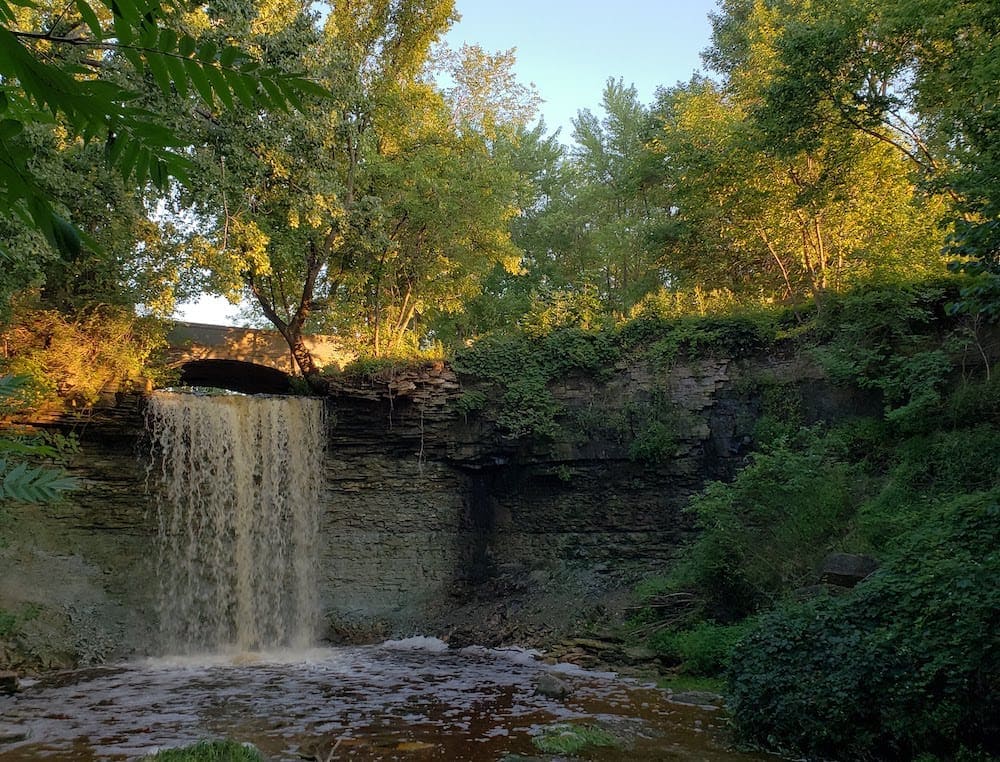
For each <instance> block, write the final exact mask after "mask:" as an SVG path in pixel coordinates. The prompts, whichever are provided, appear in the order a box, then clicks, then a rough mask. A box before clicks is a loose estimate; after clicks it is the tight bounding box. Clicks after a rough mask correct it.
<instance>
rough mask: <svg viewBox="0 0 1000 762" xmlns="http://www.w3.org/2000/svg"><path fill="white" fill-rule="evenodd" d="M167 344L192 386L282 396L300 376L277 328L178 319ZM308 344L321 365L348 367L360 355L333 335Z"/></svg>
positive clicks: (314, 338)
mask: <svg viewBox="0 0 1000 762" xmlns="http://www.w3.org/2000/svg"><path fill="white" fill-rule="evenodd" d="M167 343H168V345H169V348H168V350H167V359H168V362H169V364H170V366H171V367H174V368H178V369H179V370H180V374H181V378H180V380H181V383H182V384H186V385H189V386H216V387H221V388H225V389H231V390H233V391H238V392H247V393H262V392H263V393H273V394H280V393H282V392H287V391H288V389H289V384H290V381H291V377H292V376H293V375H295V364H294V362H293V360H292V355H291V352H290V351H289V348H288V344H287V343H286V342H285V339H284V337H283V336H282V335H281V334H280V333H278V332H277V331H273V330H265V329H259V328H233V327H229V326H219V325H208V324H205V323H175V324H174V327H173V328H172V329H171V330H170V331H169V332H168V333H167ZM305 344H306V347H307V348H308V349H309V351H310V352H312V354H313V358H314V359H315V360H316V364H317V365H318V366H320V367H329V366H337V367H342V366H343V365H344V364H345V363H347V362H350V360H352V359H353V358H354V355H353V354H352V353H350V352H348V351H346V350H345V349H344V348H343V347H342V346H341V344H340V343H339V342H338V341H337V339H336V338H335V337H332V336H307V337H305Z"/></svg>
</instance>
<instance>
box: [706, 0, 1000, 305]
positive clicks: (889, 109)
mask: <svg viewBox="0 0 1000 762" xmlns="http://www.w3.org/2000/svg"><path fill="white" fill-rule="evenodd" d="M750 5H751V4H749V3H746V2H727V3H725V4H724V7H725V8H726V10H727V12H726V13H724V14H721V15H720V16H718V17H717V18H716V30H717V33H719V34H721V35H722V37H724V38H725V39H727V40H730V41H732V40H733V39H735V37H736V35H734V34H733V30H734V29H735V28H737V27H738V26H739V22H738V19H740V18H742V17H744V16H747V15H748V14H747V9H748V8H749V6H750ZM758 6H761V7H769V8H770V11H769V12H771V13H776V12H777V9H778V8H780V7H781V4H779V3H757V4H754V8H757V7H758ZM749 15H751V16H752V15H753V14H749ZM998 24H1000V21H998V14H997V9H996V4H995V3H994V2H992V0H970V1H969V2H961V3H949V2H938V1H937V0H889V1H888V2H873V1H872V0H850V1H849V2H832V0H823V1H822V2H816V3H811V4H810V5H809V8H808V12H807V13H800V14H798V15H797V16H796V17H795V19H794V22H793V23H785V24H783V25H781V26H780V27H779V28H778V29H777V30H776V31H775V34H774V40H773V51H774V57H775V65H774V67H773V76H772V78H771V80H770V82H769V83H768V84H767V86H766V87H765V88H764V90H763V93H762V97H761V100H760V103H759V104H758V105H757V107H756V117H757V121H758V123H759V124H760V125H761V126H762V128H763V129H764V130H765V131H766V132H767V133H768V135H769V137H770V139H771V140H772V143H773V145H774V146H775V147H776V149H777V150H780V151H783V152H794V151H797V150H801V149H803V148H808V147H809V146H810V145H815V144H816V142H817V141H818V140H820V139H821V137H822V135H823V134H824V132H826V131H828V130H829V128H830V127H829V126H830V125H831V124H834V125H837V126H838V127H840V128H842V129H849V130H852V131H855V132H858V133H863V134H865V135H868V136H870V137H873V138H874V139H877V140H879V141H881V142H883V143H885V144H887V145H890V146H892V147H893V148H894V149H896V150H897V151H899V152H900V154H901V155H903V156H905V157H906V158H907V159H908V160H909V161H910V162H911V163H912V165H913V167H914V168H915V169H916V170H917V171H918V172H919V174H920V177H921V179H922V181H923V182H924V183H925V185H926V186H927V187H929V188H932V189H935V190H939V191H943V192H945V193H946V194H947V195H948V196H949V197H950V201H951V205H952V211H951V215H952V219H953V221H954V226H953V233H952V237H951V241H950V246H949V251H950V252H951V253H952V254H955V255H959V256H961V257H965V258H968V259H967V260H966V262H967V264H968V265H969V269H970V270H971V271H973V272H976V273H980V274H983V275H984V276H986V278H985V282H982V283H980V284H978V285H977V286H974V287H973V288H972V289H971V293H970V296H972V297H973V299H972V301H973V302H975V301H976V298H975V296H976V294H977V293H978V294H979V296H983V297H985V299H981V300H979V302H980V303H979V306H980V307H982V308H985V309H987V310H989V311H990V312H992V313H997V312H998V311H1000V298H998V297H997V294H1000V290H997V286H996V283H997V281H996V278H997V275H998V274H1000V182H998V180H997V178H998V177H1000V138H998V137H997V136H998V135H1000V129H998V128H1000V43H998V39H1000V34H998ZM722 47H723V46H718V48H717V51H718V53H719V55H717V56H716V59H718V60H721V59H722V58H723V57H724V54H723V51H722ZM727 49H728V50H729V51H730V52H731V53H734V54H735V55H731V56H730V58H731V59H733V60H735V59H736V58H738V56H739V55H740V52H739V50H740V49H739V45H738V44H736V45H734V44H729V45H728V46H727Z"/></svg>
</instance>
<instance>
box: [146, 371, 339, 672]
mask: <svg viewBox="0 0 1000 762" xmlns="http://www.w3.org/2000/svg"><path fill="white" fill-rule="evenodd" d="M147 425H148V427H149V433H150V437H151V440H152V449H153V460H152V465H151V467H150V469H151V470H150V477H151V479H150V482H151V483H150V488H151V489H152V490H153V491H154V494H155V495H156V499H155V502H156V507H157V515H158V519H159V521H158V554H157V571H158V575H159V617H160V631H161V633H162V636H163V648H164V652H165V653H173V654H183V653H196V652H205V651H214V652H219V651H232V650H238V651H251V650H261V649H268V648H286V647H287V648H304V647H306V646H309V645H311V644H312V643H313V642H314V638H315V634H316V631H317V626H318V619H319V617H318V600H317V592H316V591H317V579H316V576H317V575H316V558H315V556H316V547H317V532H318V526H319V515H320V502H321V491H322V490H321V484H322V468H323V452H324V442H325V431H324V426H323V403H322V401H321V400H318V399H312V398H308V397H248V396H244V395H236V394H225V395H212V396H205V395H198V394H191V393H183V392H170V391H164V392H156V393H154V394H153V395H152V396H151V397H150V399H149V407H148V413H147Z"/></svg>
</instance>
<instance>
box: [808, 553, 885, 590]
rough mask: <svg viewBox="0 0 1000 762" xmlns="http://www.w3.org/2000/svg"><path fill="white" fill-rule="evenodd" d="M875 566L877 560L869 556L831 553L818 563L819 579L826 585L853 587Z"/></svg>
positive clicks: (876, 565) (876, 566)
mask: <svg viewBox="0 0 1000 762" xmlns="http://www.w3.org/2000/svg"><path fill="white" fill-rule="evenodd" d="M877 568H878V561H877V560H875V559H874V558H872V557H871V556H864V555H855V554H853V553H831V554H830V555H828V556H827V557H826V558H824V559H823V563H822V564H821V565H820V569H819V580H820V582H824V583H826V584H828V585H839V586H840V587H854V586H855V585H856V584H858V583H859V582H861V580H863V579H865V578H866V577H867V576H868V575H869V574H871V573H872V572H873V571H875V570H876V569H877Z"/></svg>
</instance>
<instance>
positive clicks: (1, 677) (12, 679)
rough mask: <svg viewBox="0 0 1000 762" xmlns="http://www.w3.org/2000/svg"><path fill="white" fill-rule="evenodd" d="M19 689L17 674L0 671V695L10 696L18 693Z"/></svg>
mask: <svg viewBox="0 0 1000 762" xmlns="http://www.w3.org/2000/svg"><path fill="white" fill-rule="evenodd" d="M19 688H20V686H19V685H18V683H17V673H16V672H9V671H0V695H7V696H9V695H10V694H12V693H17V691H18V689H19Z"/></svg>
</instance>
